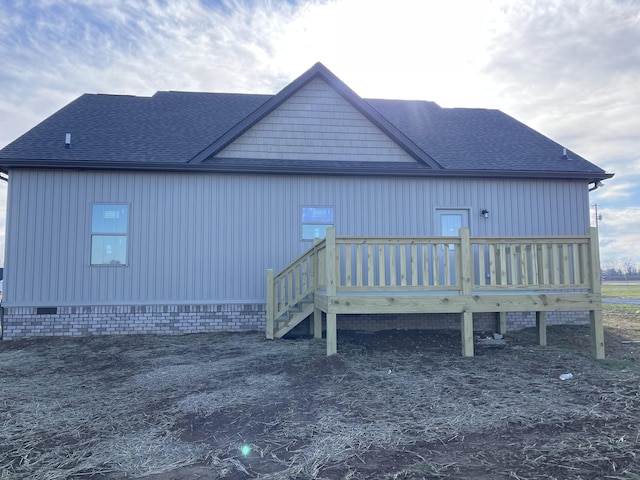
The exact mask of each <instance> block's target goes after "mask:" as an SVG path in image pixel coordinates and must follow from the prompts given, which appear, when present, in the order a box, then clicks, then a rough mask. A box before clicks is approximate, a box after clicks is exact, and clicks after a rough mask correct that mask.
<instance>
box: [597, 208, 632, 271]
mask: <svg viewBox="0 0 640 480" xmlns="http://www.w3.org/2000/svg"><path fill="white" fill-rule="evenodd" d="M598 211H599V213H600V214H601V215H602V220H601V221H599V223H598V227H599V234H600V259H601V263H612V262H615V261H619V260H621V259H625V258H630V259H632V261H633V262H634V263H638V264H640V258H639V257H638V255H637V254H636V253H635V252H636V251H637V248H638V233H639V232H638V227H637V225H638V218H640V207H628V208H623V209H615V208H602V209H599V210H598ZM592 212H593V211H592ZM592 218H593V215H592ZM630 225H632V226H636V227H635V228H631V229H630V228H629V226H630Z"/></svg>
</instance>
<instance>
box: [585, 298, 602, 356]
mask: <svg viewBox="0 0 640 480" xmlns="http://www.w3.org/2000/svg"><path fill="white" fill-rule="evenodd" d="M589 320H590V322H589V323H590V327H591V347H592V350H593V356H594V357H595V358H596V360H604V329H603V327H602V310H591V311H590V312H589Z"/></svg>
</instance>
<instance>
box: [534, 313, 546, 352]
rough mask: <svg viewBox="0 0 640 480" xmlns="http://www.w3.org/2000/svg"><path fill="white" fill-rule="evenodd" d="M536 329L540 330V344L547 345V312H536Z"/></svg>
mask: <svg viewBox="0 0 640 480" xmlns="http://www.w3.org/2000/svg"><path fill="white" fill-rule="evenodd" d="M536 330H537V332H538V345H540V346H541V347H546V346H547V312H536Z"/></svg>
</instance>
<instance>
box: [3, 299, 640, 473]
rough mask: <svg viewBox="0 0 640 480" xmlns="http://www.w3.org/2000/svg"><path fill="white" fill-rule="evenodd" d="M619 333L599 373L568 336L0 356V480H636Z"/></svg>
mask: <svg viewBox="0 0 640 480" xmlns="http://www.w3.org/2000/svg"><path fill="white" fill-rule="evenodd" d="M620 315H625V313H624V311H621V313H620ZM629 315H632V314H629ZM625 321H626V322H628V325H629V326H630V327H631V328H638V319H637V317H636V318H635V319H634V318H630V317H625ZM626 331H627V330H624V329H620V328H618V329H614V328H608V329H607V332H608V337H607V342H608V344H609V343H613V342H617V343H616V348H617V349H613V351H614V353H615V356H614V358H612V359H610V360H609V363H607V362H605V363H598V362H594V361H593V360H591V359H590V358H588V356H586V355H584V352H585V349H584V345H585V344H588V337H587V334H588V332H587V331H586V329H584V328H581V327H574V328H566V327H565V328H558V329H554V328H551V329H550V332H549V341H550V343H551V345H550V346H549V347H546V348H541V347H538V346H536V345H535V343H534V341H533V338H534V333H533V332H531V331H528V332H527V331H525V332H521V333H518V334H513V335H510V336H508V337H507V347H506V348H504V349H487V350H482V351H479V352H478V353H479V354H478V355H477V356H476V357H475V358H473V359H465V358H462V357H460V356H459V353H458V352H459V348H460V347H459V343H458V334H453V336H451V335H442V334H439V335H435V334H427V333H425V332H420V333H416V332H414V333H406V332H391V333H388V334H376V335H371V334H340V335H339V349H340V355H339V356H337V357H331V358H327V357H325V356H324V343H323V342H319V341H313V340H296V341H265V340H263V339H262V336H261V335H259V334H236V335H231V334H228V335H227V334H218V335H193V336H184V337H156V336H126V337H93V338H84V339H44V340H34V341H14V342H3V343H0V386H1V393H0V407H1V408H0V478H2V479H9V478H34V479H56V478H74V477H76V478H85V477H89V476H92V478H123V477H129V478H141V477H148V478H155V479H169V478H196V477H197V476H198V475H199V476H200V477H201V478H227V479H238V478H262V479H276V478H277V479H284V478H300V479H302V478H346V479H347V478H348V479H360V478H371V477H375V478H383V479H417V478H478V479H482V478H486V479H501V478H505V479H506V478H516V479H517V478H521V479H543V478H544V479H550V478H562V479H570V478H573V479H588V478H611V479H615V478H624V479H634V478H639V477H638V474H640V459H639V458H637V456H636V455H637V453H636V452H639V451H640V428H639V426H638V425H639V422H638V418H640V381H639V378H640V377H639V373H640V369H639V368H638V362H637V360H638V356H634V355H636V352H637V350H633V348H637V347H636V346H634V345H630V346H628V348H627V347H625V348H627V349H626V350H620V348H621V347H620V345H619V340H620V338H623V337H622V336H621V335H624V334H625V332H626ZM612 362H613V363H612ZM616 362H618V363H616ZM566 372H571V373H573V375H574V378H573V379H572V380H570V381H566V382H563V381H560V380H559V379H558V375H559V374H561V373H566ZM243 444H246V445H248V446H250V448H251V452H250V453H249V454H247V455H243V454H242V453H241V450H240V448H241V446H242V445H243Z"/></svg>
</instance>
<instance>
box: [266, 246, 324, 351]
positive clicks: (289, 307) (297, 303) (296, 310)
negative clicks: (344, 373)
mask: <svg viewBox="0 0 640 480" xmlns="http://www.w3.org/2000/svg"><path fill="white" fill-rule="evenodd" d="M324 245H325V242H324V241H318V242H316V243H315V244H314V245H313V247H311V248H310V249H309V250H307V251H306V252H305V253H303V254H302V255H301V256H300V257H298V258H296V259H295V260H294V261H293V262H291V263H290V264H289V265H287V266H286V267H285V268H284V269H282V271H280V273H278V274H277V275H274V273H273V270H268V271H267V329H266V330H267V332H266V333H267V338H270V339H273V338H282V337H283V336H284V335H286V334H287V333H288V332H290V331H291V330H292V329H293V328H294V327H295V326H296V325H299V324H300V323H301V322H303V321H304V320H306V319H307V318H308V317H309V316H310V315H312V314H313V313H314V310H315V308H314V292H315V291H316V289H317V288H318V287H319V286H320V285H318V280H317V279H318V278H319V277H320V276H319V275H318V273H321V272H323V271H324V268H323V267H324V266H323V262H324V256H323V255H322V252H323V251H324ZM316 313H317V312H316ZM316 331H317V329H316Z"/></svg>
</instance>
